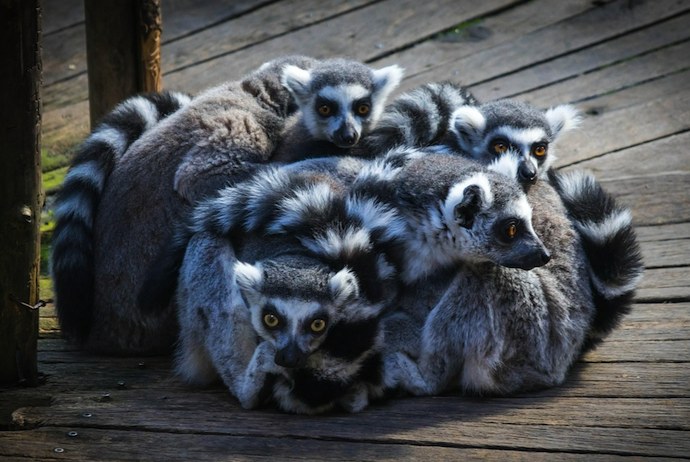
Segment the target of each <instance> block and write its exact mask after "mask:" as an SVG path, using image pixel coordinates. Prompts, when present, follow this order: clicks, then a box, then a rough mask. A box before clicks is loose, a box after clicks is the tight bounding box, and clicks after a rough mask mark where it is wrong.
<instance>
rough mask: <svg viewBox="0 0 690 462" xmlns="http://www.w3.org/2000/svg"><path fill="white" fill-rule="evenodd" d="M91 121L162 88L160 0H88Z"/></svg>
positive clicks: (87, 44) (86, 15)
mask: <svg viewBox="0 0 690 462" xmlns="http://www.w3.org/2000/svg"><path fill="white" fill-rule="evenodd" d="M84 13H85V18H86V60H87V67H88V74H89V110H90V114H91V126H94V125H95V124H96V123H97V122H98V121H99V120H100V119H101V117H103V116H104V115H105V114H106V113H108V111H110V110H111V109H112V108H113V107H114V106H115V105H116V104H117V103H119V102H120V101H122V100H124V99H125V98H127V97H129V96H131V95H133V94H136V93H140V92H145V91H160V90H161V88H162V80H161V68H160V38H161V8H160V0H84Z"/></svg>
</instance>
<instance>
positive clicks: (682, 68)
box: [519, 42, 690, 107]
mask: <svg viewBox="0 0 690 462" xmlns="http://www.w3.org/2000/svg"><path fill="white" fill-rule="evenodd" d="M689 48H690V43H689V42H683V43H680V44H678V45H673V46H670V47H667V48H663V49H661V50H658V51H655V52H653V53H649V54H646V55H644V56H640V57H636V58H633V59H630V60H626V61H623V62H620V63H617V64H614V65H611V66H606V67H603V68H601V69H597V70H594V71H592V72H589V73H586V74H584V75H578V76H574V77H573V78H569V79H566V80H564V81H562V82H556V83H555V84H553V85H548V86H545V87H541V88H538V89H536V90H534V91H529V92H526V93H523V94H521V95H520V96H519V97H520V99H523V100H526V101H529V102H531V103H532V104H535V105H536V106H538V107H548V106H553V105H554V104H556V103H568V102H570V103H578V104H577V105H578V107H586V102H584V103H583V101H585V100H587V99H591V98H594V97H597V96H605V95H607V94H610V93H612V92H615V91H619V90H622V89H625V88H627V87H630V86H633V85H638V84H639V83H640V82H646V81H650V80H654V79H658V78H662V77H664V76H668V78H667V80H668V82H669V83H666V81H664V82H662V83H665V84H666V85H669V86H670V85H673V82H675V81H676V79H677V80H680V82H683V81H685V82H687V73H688V71H687V66H686V64H685V63H684V62H683V58H682V57H683V56H687V54H688V53H689V51H688V49H689ZM675 85H676V88H682V86H683V85H682V83H677V84H675ZM658 87H661V85H658V84H657V85H654V86H652V85H647V86H646V89H647V93H650V94H653V93H652V91H653V90H654V89H655V88H658ZM643 88H645V87H643ZM640 96H643V95H640ZM638 102H640V101H639V99H637V100H636V99H633V100H631V101H630V102H628V105H633V104H636V103H638Z"/></svg>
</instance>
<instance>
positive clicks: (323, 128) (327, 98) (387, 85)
mask: <svg viewBox="0 0 690 462" xmlns="http://www.w3.org/2000/svg"><path fill="white" fill-rule="evenodd" d="M401 79H402V69H401V68H400V67H398V66H388V67H385V68H383V69H378V70H374V69H371V68H369V67H368V66H365V65H364V64H362V63H359V62H356V61H346V60H329V61H323V62H321V63H320V64H318V65H316V66H315V67H313V68H312V69H309V70H303V69H300V68H298V67H296V66H286V67H285V69H284V70H283V78H282V82H283V85H284V86H285V87H286V88H287V89H288V90H289V91H290V92H291V93H292V94H293V96H294V97H295V100H296V101H297V104H298V106H299V107H300V110H301V111H302V118H303V121H304V123H305V125H306V127H307V130H308V131H309V133H310V135H311V136H312V137H314V139H321V140H326V141H328V142H331V143H333V144H334V145H336V146H338V147H340V148H350V147H352V146H354V145H355V144H357V143H358V142H359V140H360V138H361V137H362V136H363V135H364V134H366V133H368V132H369V130H370V129H371V128H373V126H374V125H375V124H376V122H377V121H378V119H379V117H380V115H381V112H382V111H383V107H384V106H385V102H386V99H387V98H388V95H389V94H390V92H391V91H393V89H394V88H395V87H397V86H398V84H399V83H400V80H401Z"/></svg>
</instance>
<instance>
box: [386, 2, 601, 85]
mask: <svg viewBox="0 0 690 462" xmlns="http://www.w3.org/2000/svg"><path fill="white" fill-rule="evenodd" d="M609 1H612V0H606V2H603V3H607V2H609ZM592 7H593V6H592V2H591V1H588V0H575V1H569V2H554V1H553V0H532V1H530V2H521V3H517V4H515V5H511V6H510V7H509V8H507V9H505V10H504V11H501V12H500V14H489V15H486V16H482V17H479V18H477V19H473V20H471V21H468V22H466V23H462V24H460V26H459V27H458V28H457V30H455V31H454V30H449V31H445V32H443V33H441V34H439V35H438V36H435V37H432V38H431V39H430V40H425V41H423V42H420V43H416V44H415V45H414V46H412V47H410V48H407V49H403V50H400V51H398V52H396V53H395V54H392V55H390V56H385V57H383V58H382V59H380V60H377V61H376V63H377V64H380V65H391V64H398V65H400V66H403V67H404V68H405V71H406V72H405V74H406V76H407V77H408V79H411V78H412V77H414V76H416V75H417V74H420V73H422V72H428V74H427V76H426V79H428V80H429V81H433V80H441V79H444V78H453V79H456V80H457V79H460V80H461V81H463V82H465V80H464V79H463V73H462V72H457V75H454V76H452V77H449V76H448V74H447V73H443V72H440V71H438V69H440V68H441V66H442V65H448V64H451V63H454V62H455V61H457V60H459V59H463V58H466V57H467V56H470V55H473V54H476V53H479V52H481V51H483V50H488V49H490V48H493V47H495V46H497V45H501V44H506V43H510V42H511V41H513V40H516V39H518V38H519V37H520V36H521V35H524V34H526V33H530V32H533V31H535V30H538V29H542V28H546V27H549V26H551V25H553V24H556V23H558V22H560V21H564V20H568V19H569V18H572V17H573V16H575V15H578V14H580V13H582V12H584V11H586V10H588V9H591V8H592ZM483 69H484V72H485V73H486V74H489V75H493V74H492V72H493V71H492V69H490V68H488V67H483ZM441 76H442V77H441ZM403 86H404V87H403V88H406V87H409V85H408V84H406V83H404V84H403Z"/></svg>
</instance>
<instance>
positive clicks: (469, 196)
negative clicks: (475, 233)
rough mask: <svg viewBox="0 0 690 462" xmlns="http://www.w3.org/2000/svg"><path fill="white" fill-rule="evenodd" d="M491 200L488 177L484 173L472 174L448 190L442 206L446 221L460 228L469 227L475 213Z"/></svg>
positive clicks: (471, 224) (488, 204) (489, 203)
mask: <svg viewBox="0 0 690 462" xmlns="http://www.w3.org/2000/svg"><path fill="white" fill-rule="evenodd" d="M492 201H493V194H492V193H491V185H490V183H489V178H488V177H487V176H486V175H485V174H484V173H478V174H476V175H473V176H472V177H470V178H468V179H467V180H465V181H463V182H461V183H457V184H455V185H453V187H451V188H450V191H448V197H447V198H446V202H445V204H444V207H443V208H444V212H443V213H444V216H445V219H446V222H448V223H454V224H455V225H457V226H459V227H461V228H471V227H472V226H473V225H474V220H475V218H476V216H477V214H478V213H479V212H480V211H481V210H483V209H485V208H486V207H488V206H490V205H491V202H492Z"/></svg>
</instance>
